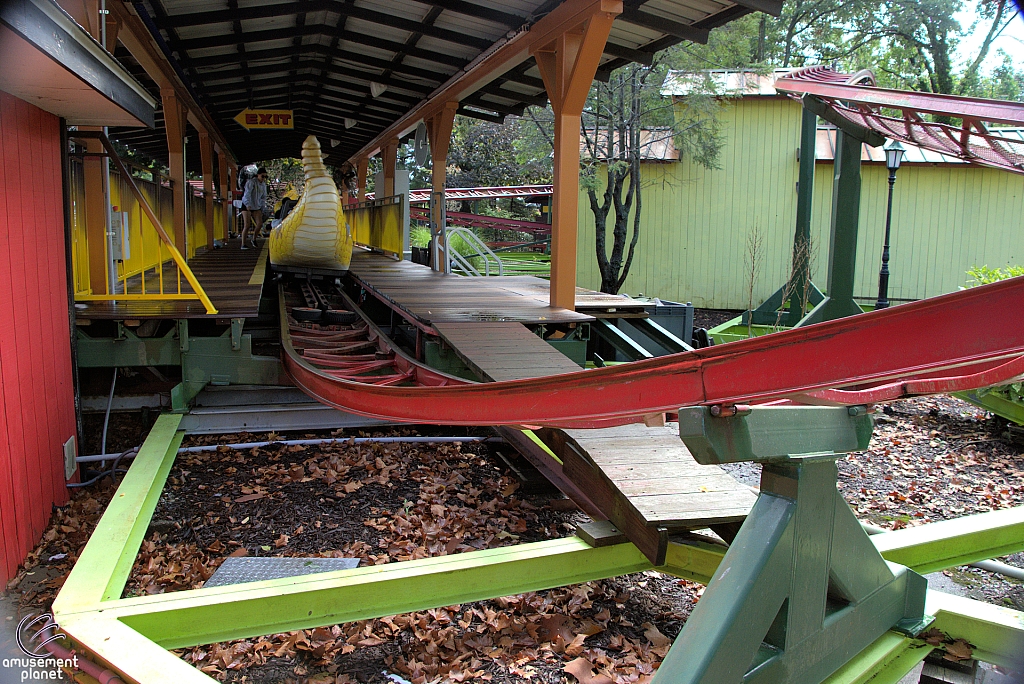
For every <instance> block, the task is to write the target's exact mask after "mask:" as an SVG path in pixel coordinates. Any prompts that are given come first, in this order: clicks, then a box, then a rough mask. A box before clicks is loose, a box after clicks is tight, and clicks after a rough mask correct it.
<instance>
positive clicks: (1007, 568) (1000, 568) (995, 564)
mask: <svg viewBox="0 0 1024 684" xmlns="http://www.w3.org/2000/svg"><path fill="white" fill-rule="evenodd" d="M860 526H861V527H863V528H864V531H865V532H867V533H868V534H871V535H875V534H884V533H886V532H891V531H892V530H887V529H885V528H882V527H876V526H875V525H870V524H868V523H865V522H862V523H861V524H860ZM970 567H972V568H978V569H979V570H985V571H986V572H994V573H996V574H997V575H1006V576H1007V577H1012V578H1014V579H1019V580H1024V568H1018V567H1015V566H1013V565H1007V564H1006V563H1001V562H999V561H996V560H981V561H978V562H977V563H971V564H970Z"/></svg>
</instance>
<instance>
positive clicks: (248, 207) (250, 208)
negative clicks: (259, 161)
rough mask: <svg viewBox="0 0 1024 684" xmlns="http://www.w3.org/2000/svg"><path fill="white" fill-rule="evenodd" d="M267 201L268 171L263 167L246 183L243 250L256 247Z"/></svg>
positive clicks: (243, 202)
mask: <svg viewBox="0 0 1024 684" xmlns="http://www.w3.org/2000/svg"><path fill="white" fill-rule="evenodd" d="M266 201H267V170H266V169H265V168H263V167H262V166H261V167H260V168H259V169H258V170H257V171H256V177H255V178H250V179H249V180H248V181H246V183H245V191H244V192H243V193H242V223H243V226H242V249H249V247H250V246H251V247H255V246H256V236H257V235H258V234H259V232H260V229H261V228H262V227H263V205H264V204H265V203H266ZM249 231H252V233H251V234H250V232H249Z"/></svg>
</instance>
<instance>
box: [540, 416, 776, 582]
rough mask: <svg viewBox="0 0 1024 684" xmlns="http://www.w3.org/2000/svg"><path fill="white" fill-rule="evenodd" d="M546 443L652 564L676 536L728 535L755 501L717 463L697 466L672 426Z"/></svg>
mask: <svg viewBox="0 0 1024 684" xmlns="http://www.w3.org/2000/svg"><path fill="white" fill-rule="evenodd" d="M545 440H546V441H550V442H551V446H552V448H553V449H554V450H555V453H557V454H559V455H560V456H561V458H562V468H563V471H564V472H565V474H566V476H567V477H568V478H569V479H570V480H571V481H572V482H573V483H574V484H575V485H576V486H577V487H579V488H580V489H581V490H583V491H585V492H587V494H588V496H589V497H590V499H591V500H592V501H593V502H594V504H595V505H597V506H598V507H599V508H600V509H601V510H602V511H603V512H604V513H605V514H606V515H607V516H608V519H609V520H611V521H612V522H613V523H614V524H615V525H616V527H618V528H619V529H620V530H622V532H624V533H625V534H626V536H627V537H628V538H629V540H630V541H632V542H633V543H634V544H636V545H637V547H638V548H639V549H640V550H641V551H642V552H643V553H644V555H646V556H647V557H648V558H650V559H651V562H652V563H654V564H655V565H660V564H661V563H663V562H664V560H665V551H666V548H667V543H668V536H669V535H670V534H672V533H675V532H682V531H688V530H695V529H700V528H704V527H711V528H712V529H714V530H715V531H716V532H719V534H720V535H721V536H724V537H731V535H732V533H733V532H734V526H735V524H736V523H740V522H742V521H743V519H744V518H746V517H747V514H748V513H749V512H750V509H751V507H752V506H753V505H754V501H755V499H756V497H755V495H754V493H753V492H752V491H751V490H750V489H749V488H748V487H746V486H744V485H741V484H740V483H738V482H737V481H736V480H735V479H733V477H732V476H731V475H729V474H728V473H726V472H725V471H723V470H722V469H721V468H719V467H718V466H714V465H710V466H705V465H700V464H699V463H697V462H696V461H695V460H694V459H693V457H692V456H691V455H690V452H689V451H688V450H687V449H686V447H685V446H684V445H683V443H682V441H680V439H679V434H678V431H677V429H676V428H675V426H674V425H673V426H672V427H646V426H645V425H643V424H634V425H624V426H621V427H615V428H605V429H602V430H564V431H551V432H550V433H548V434H547V435H545Z"/></svg>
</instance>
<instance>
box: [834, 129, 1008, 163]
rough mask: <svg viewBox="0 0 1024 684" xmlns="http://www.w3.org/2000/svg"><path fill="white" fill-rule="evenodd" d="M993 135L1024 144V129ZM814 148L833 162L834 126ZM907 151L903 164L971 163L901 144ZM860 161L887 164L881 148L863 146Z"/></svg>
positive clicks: (996, 132) (1006, 130)
mask: <svg viewBox="0 0 1024 684" xmlns="http://www.w3.org/2000/svg"><path fill="white" fill-rule="evenodd" d="M990 130H991V132H992V133H994V134H997V135H999V136H1001V137H1004V138H1009V139H1011V140H1020V141H1021V142H1024V128H993V129H990ZM815 143H816V144H815V147H814V158H815V159H816V160H825V161H832V160H834V159H835V156H836V129H835V128H834V127H832V126H820V127H819V128H818V134H817V139H816V141H815ZM901 144H902V145H903V148H904V149H905V150H906V151H905V152H904V153H903V162H902V163H903V164H967V163H969V162H967V161H964V160H963V159H960V158H959V157H954V156H952V155H948V154H942V153H941V152H936V151H934V150H929V149H925V148H923V147H918V146H916V145H911V144H909V143H901ZM860 159H861V161H863V162H880V163H882V164H884V163H885V150H883V149H882V148H881V147H870V146H868V145H861V153H860Z"/></svg>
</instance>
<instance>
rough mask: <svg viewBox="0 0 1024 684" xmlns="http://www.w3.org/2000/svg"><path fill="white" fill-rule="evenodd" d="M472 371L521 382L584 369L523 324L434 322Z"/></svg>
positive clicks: (498, 378)
mask: <svg viewBox="0 0 1024 684" xmlns="http://www.w3.org/2000/svg"><path fill="white" fill-rule="evenodd" d="M434 329H435V330H437V332H438V333H439V334H440V335H441V337H442V338H443V339H444V340H445V341H446V342H447V343H448V344H450V345H451V346H452V348H453V349H454V350H455V353H456V354H457V355H458V356H459V358H461V359H462V360H463V361H464V362H465V363H466V364H467V365H468V366H469V367H470V368H471V369H473V370H474V371H475V372H477V373H480V374H481V375H483V376H484V377H486V378H488V379H490V380H494V381H501V380H522V379H525V378H537V377H541V376H546V375H560V374H562V373H574V372H576V371H579V370H582V369H581V368H580V367H579V366H577V365H576V364H575V363H573V361H572V360H571V359H570V358H569V357H567V356H566V355H565V354H562V353H561V352H559V351H558V350H557V349H555V348H554V347H552V346H551V345H550V344H548V343H547V342H545V341H544V340H542V339H541V338H540V337H538V336H537V335H535V334H533V333H532V332H530V331H529V329H527V328H526V326H524V325H523V324H522V323H492V322H483V321H480V322H472V323H436V322H435V323H434Z"/></svg>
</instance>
